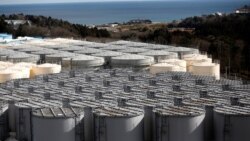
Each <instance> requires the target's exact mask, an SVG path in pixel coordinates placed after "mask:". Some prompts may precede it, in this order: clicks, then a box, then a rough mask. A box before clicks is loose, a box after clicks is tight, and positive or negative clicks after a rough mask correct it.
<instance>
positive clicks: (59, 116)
mask: <svg viewBox="0 0 250 141" xmlns="http://www.w3.org/2000/svg"><path fill="white" fill-rule="evenodd" d="M83 118H84V114H83V110H82V109H79V108H43V109H37V110H34V111H33V112H32V135H33V137H32V139H33V141H83V140H84V139H83V137H84V136H83V135H84V134H83V133H84V131H83V127H84V125H83Z"/></svg>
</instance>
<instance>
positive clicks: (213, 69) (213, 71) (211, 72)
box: [190, 62, 220, 80]
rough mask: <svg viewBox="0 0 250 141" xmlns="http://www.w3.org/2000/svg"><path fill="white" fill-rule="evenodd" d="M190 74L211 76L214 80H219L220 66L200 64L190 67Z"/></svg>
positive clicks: (208, 63)
mask: <svg viewBox="0 0 250 141" xmlns="http://www.w3.org/2000/svg"><path fill="white" fill-rule="evenodd" d="M190 72H191V73H192V74H194V75H204V76H213V77H215V79H217V80H219V79H220V64H216V63H210V62H201V63H195V64H193V65H192V66H191V68H190Z"/></svg>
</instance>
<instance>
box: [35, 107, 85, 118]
mask: <svg viewBox="0 0 250 141" xmlns="http://www.w3.org/2000/svg"><path fill="white" fill-rule="evenodd" d="M82 112H83V109H79V108H60V107H56V108H43V109H37V110H34V111H33V112H32V114H33V115H34V116H38V117H44V118H71V117H76V116H78V115H79V114H81V113H82Z"/></svg>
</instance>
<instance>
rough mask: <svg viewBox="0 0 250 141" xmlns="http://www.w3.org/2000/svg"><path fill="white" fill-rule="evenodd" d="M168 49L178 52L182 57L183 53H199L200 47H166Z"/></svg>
mask: <svg viewBox="0 0 250 141" xmlns="http://www.w3.org/2000/svg"><path fill="white" fill-rule="evenodd" d="M166 51H169V52H175V53H178V56H179V58H180V59H182V57H183V55H187V54H198V53H199V50H198V49H194V48H187V47H172V48H168V49H166Z"/></svg>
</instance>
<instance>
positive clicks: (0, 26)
mask: <svg viewBox="0 0 250 141" xmlns="http://www.w3.org/2000/svg"><path fill="white" fill-rule="evenodd" d="M5 20H23V21H27V23H25V24H21V25H19V26H18V27H16V26H13V25H11V24H7V23H6V22H5ZM28 21H29V22H30V23H29V22H28ZM0 32H7V33H12V34H13V35H14V36H15V37H18V36H39V37H74V38H85V37H87V36H91V37H98V38H99V37H109V36H110V34H109V32H108V31H107V30H103V29H100V30H98V29H97V28H88V27H86V26H84V25H80V24H72V23H69V22H67V21H63V20H59V19H54V18H51V17H44V16H33V15H23V14H15V15H8V16H6V15H1V16H0Z"/></svg>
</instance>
